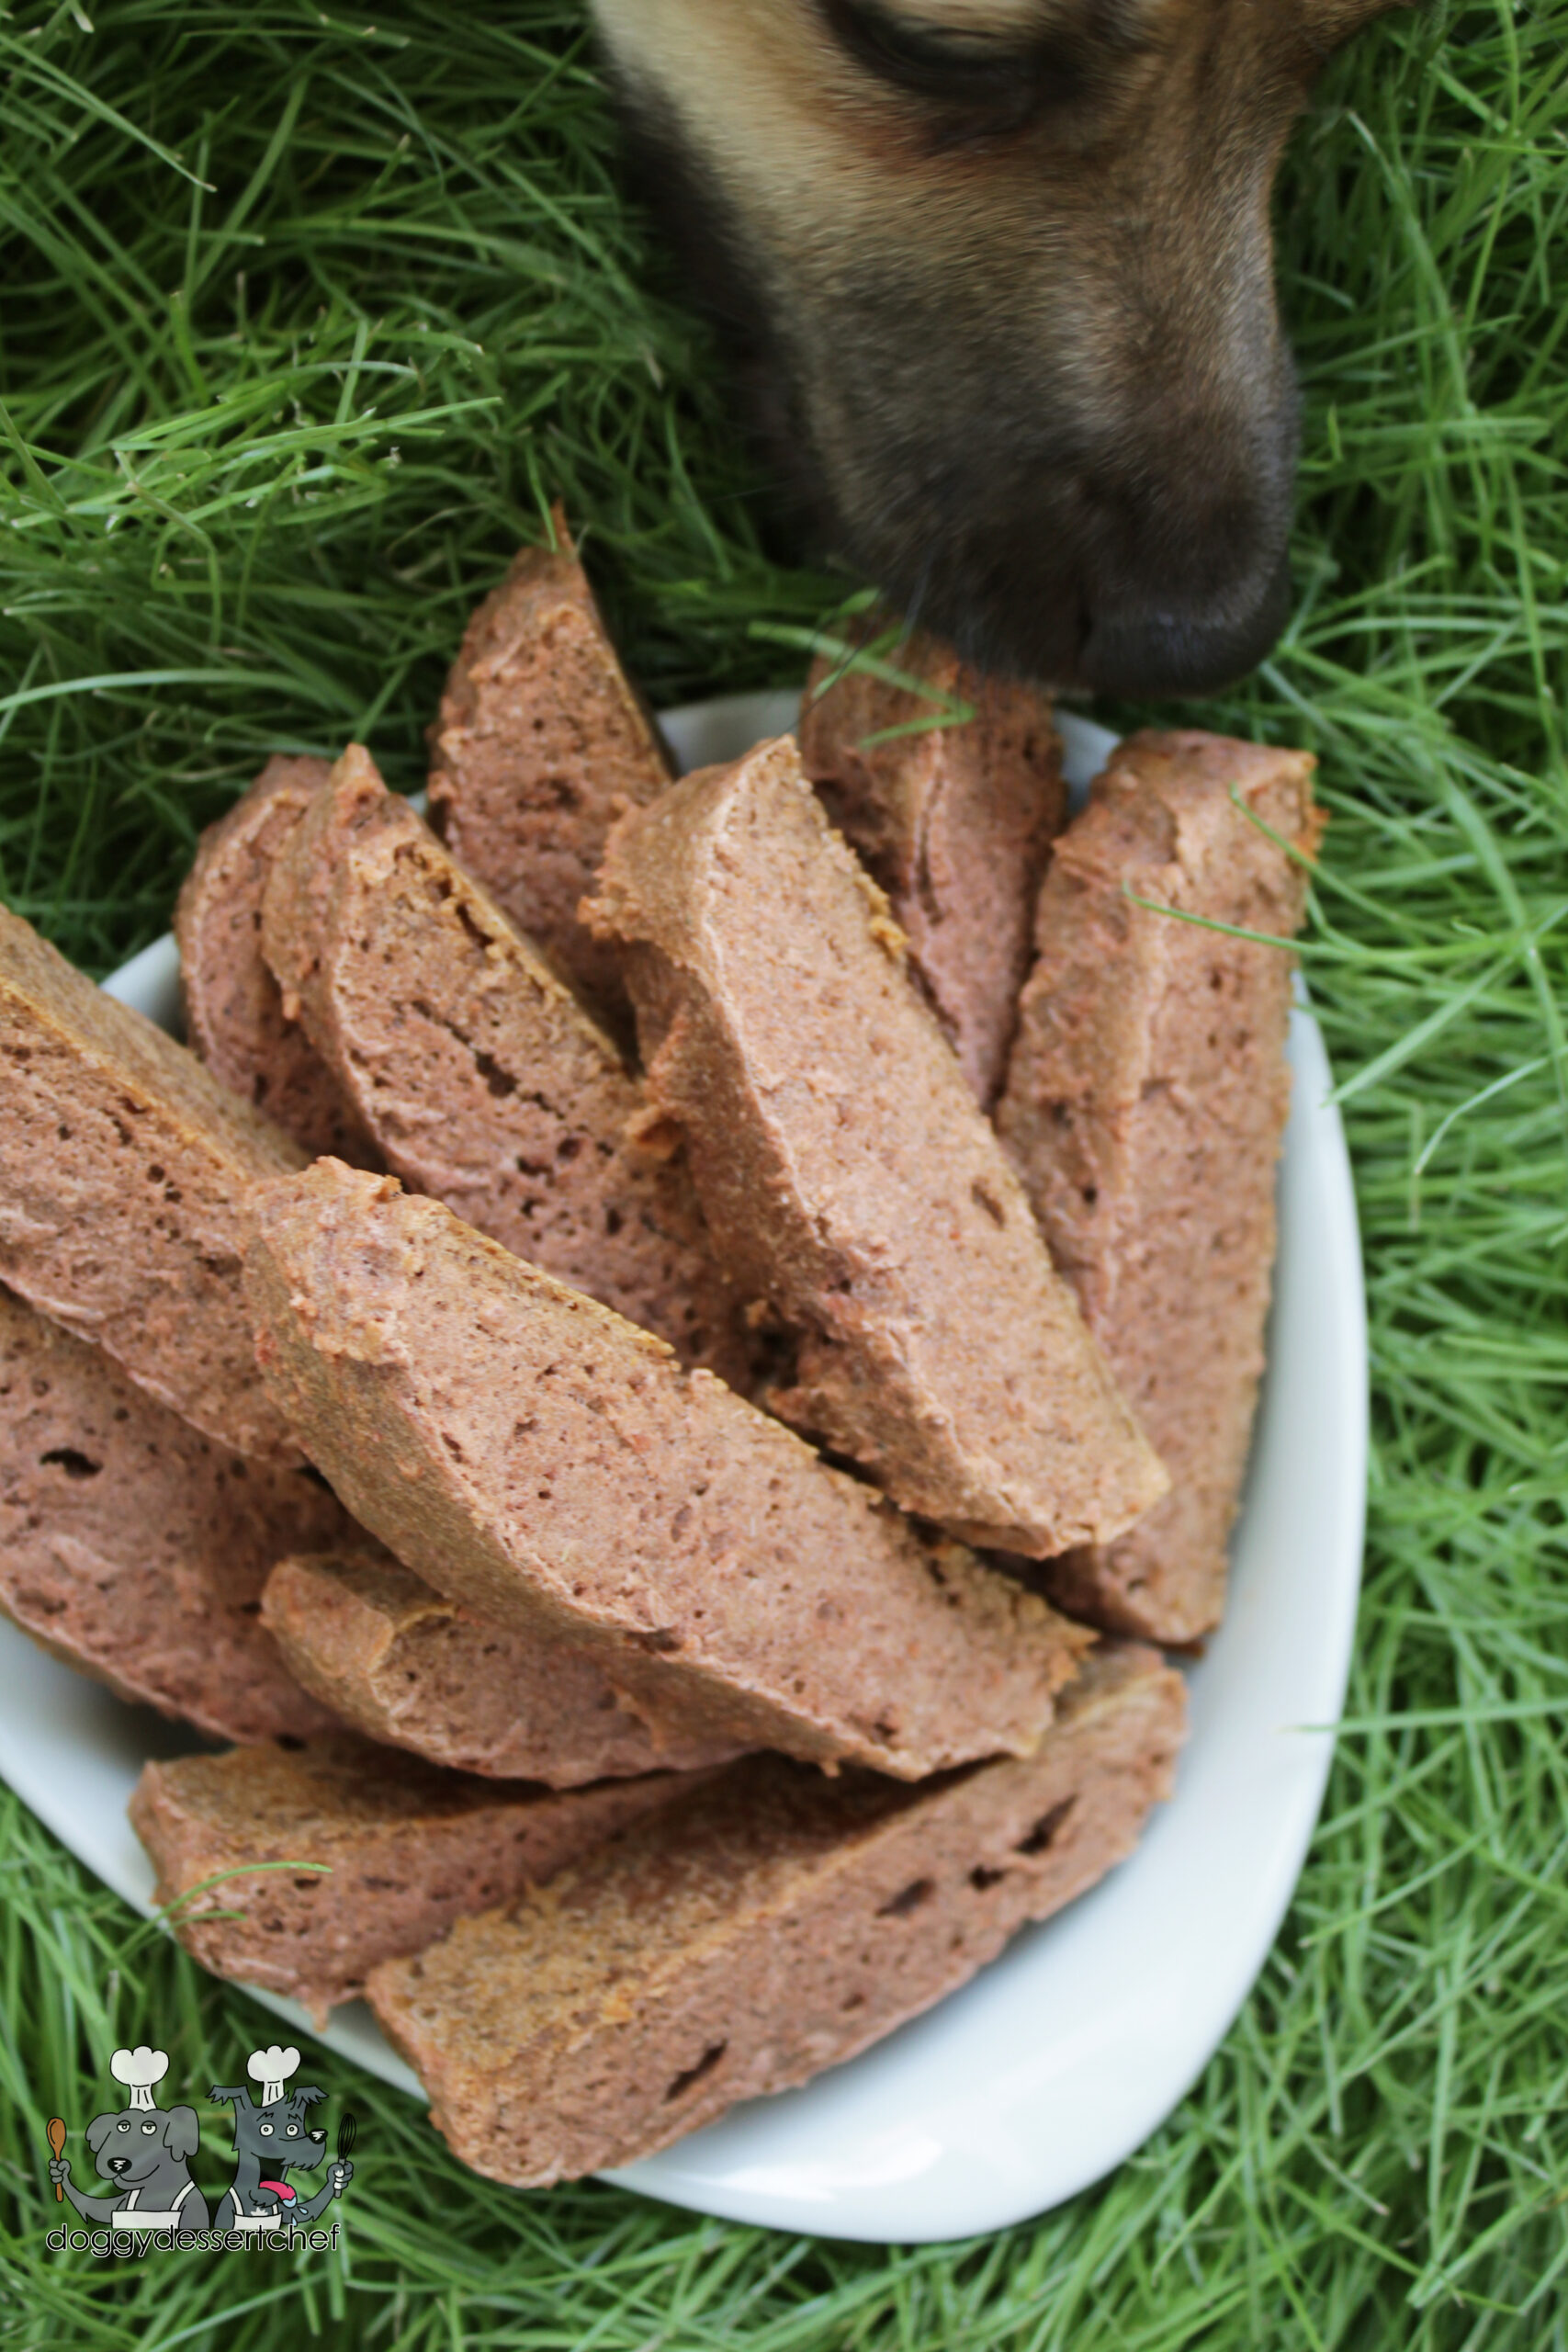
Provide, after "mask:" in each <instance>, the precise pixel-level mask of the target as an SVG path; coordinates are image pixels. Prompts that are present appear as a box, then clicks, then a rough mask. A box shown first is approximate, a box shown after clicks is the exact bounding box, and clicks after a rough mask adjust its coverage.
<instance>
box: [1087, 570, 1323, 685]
mask: <svg viewBox="0 0 1568 2352" xmlns="http://www.w3.org/2000/svg"><path fill="white" fill-rule="evenodd" d="M1290 615H1291V575H1290V570H1289V566H1288V563H1287V562H1286V560H1284V559H1283V558H1281V559H1280V562H1279V564H1278V565H1277V567H1276V568H1275V570H1274V571H1272V572H1271V573H1270V574H1268V575H1266V577H1265V578H1264V580H1263V581H1262V582H1261V583H1260V586H1259V588H1258V592H1257V593H1256V594H1255V595H1254V596H1252V597H1251V598H1249V599H1247V601H1246V602H1245V603H1244V604H1243V605H1242V606H1241V609H1240V610H1239V611H1232V612H1230V613H1227V614H1224V615H1223V616H1220V615H1215V614H1214V613H1213V611H1210V612H1207V613H1206V612H1204V610H1203V609H1202V606H1201V605H1198V606H1197V607H1196V608H1195V609H1192V610H1182V609H1181V608H1180V607H1178V608H1177V609H1176V610H1174V611H1162V612H1155V613H1151V612H1148V611H1147V610H1145V611H1144V612H1142V613H1140V612H1138V611H1137V609H1136V607H1135V606H1134V608H1133V609H1132V610H1131V611H1122V610H1121V609H1119V608H1118V606H1117V605H1115V603H1114V602H1111V604H1110V606H1109V610H1108V612H1107V614H1106V616H1105V617H1104V618H1103V619H1100V618H1099V617H1098V616H1097V617H1096V619H1095V620H1094V621H1093V622H1092V623H1091V626H1090V628H1089V635H1088V638H1087V639H1086V641H1085V644H1084V649H1083V655H1082V676H1083V683H1084V684H1087V685H1089V686H1093V687H1095V688H1096V689H1098V691H1100V693H1102V694H1124V695H1195V694H1206V693H1209V692H1211V691H1212V690H1213V688H1215V687H1218V686H1224V685H1229V684H1231V683H1232V682H1233V681H1234V680H1235V679H1236V678H1240V677H1245V676H1246V674H1247V672H1248V671H1249V670H1251V669H1254V668H1255V667H1256V666H1257V664H1258V662H1261V661H1262V660H1263V658H1264V656H1265V655H1266V654H1267V653H1268V652H1269V649H1270V648H1271V647H1272V646H1273V644H1274V642H1275V640H1276V639H1277V638H1278V637H1279V636H1280V631H1281V630H1282V629H1283V628H1284V626H1285V623H1286V622H1287V621H1288V620H1289V618H1290Z"/></svg>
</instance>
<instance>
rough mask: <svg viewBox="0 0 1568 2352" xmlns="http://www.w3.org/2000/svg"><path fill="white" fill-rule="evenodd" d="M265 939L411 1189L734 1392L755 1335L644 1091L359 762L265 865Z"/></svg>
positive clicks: (343, 769) (401, 804)
mask: <svg viewBox="0 0 1568 2352" xmlns="http://www.w3.org/2000/svg"><path fill="white" fill-rule="evenodd" d="M263 942H264V945H265V952H266V956H267V958H268V961H269V963H270V964H271V966H272V968H273V970H274V971H275V972H276V975H277V977H278V978H279V980H280V981H281V982H282V984H283V987H284V990H285V995H286V999H287V1001H288V1004H289V1005H290V1006H291V1007H298V1009H299V1013H300V1015H301V1017H302V1019H303V1021H304V1023H305V1025H306V1028H307V1029H308V1030H309V1032H310V1036H311V1039H312V1040H313V1042H314V1044H315V1045H316V1046H317V1047H318V1049H319V1050H320V1052H321V1054H322V1055H323V1056H324V1057H325V1058H326V1060H327V1062H328V1063H329V1064H330V1066H331V1068H332V1069H333V1072H334V1074H335V1075H336V1078H337V1080H338V1081H339V1083H340V1084H341V1086H342V1088H343V1090H344V1094H345V1095H346V1096H347V1098H348V1100H349V1101H350V1102H351V1103H353V1106H354V1109H355V1113H356V1114H357V1115H358V1116H359V1118H360V1119H361V1120H363V1122H364V1125H365V1126H366V1128H367V1132H368V1133H369V1134H370V1135H372V1136H374V1137H375V1139H376V1143H377V1146H378V1149H379V1151H380V1152H381V1154H382V1155H383V1156H384V1158H385V1160H386V1163H387V1165H388V1166H389V1167H390V1168H392V1169H395V1170H396V1171H397V1173H398V1174H399V1175H400V1176H401V1177H402V1179H403V1180H404V1182H406V1183H408V1184H410V1185H412V1187H413V1188H414V1189H415V1190H416V1191H418V1192H421V1193H432V1194H434V1197H435V1198H436V1199H437V1200H441V1201H445V1202H446V1204H447V1206H448V1207H449V1208H453V1209H455V1210H456V1211H457V1214H458V1216H462V1217H465V1218H466V1219H467V1220H468V1223H469V1224H470V1225H477V1226H478V1227H479V1230H480V1231H481V1232H482V1233H488V1234H490V1235H491V1236H492V1237H493V1238H494V1239H496V1240H497V1241H501V1242H504V1243H505V1245H506V1247H507V1248H508V1249H509V1250H516V1251H517V1253H518V1255H519V1256H520V1257H525V1258H527V1259H528V1260H530V1261H531V1262H532V1263H534V1264H535V1265H539V1266H543V1268H544V1269H545V1271H546V1272H547V1273H551V1274H555V1275H557V1276H558V1278H559V1279H560V1281H562V1282H565V1283H570V1284H571V1285H572V1287H573V1288H574V1289H576V1290H585V1291H587V1292H588V1293H589V1294H590V1295H591V1296H592V1297H594V1298H598V1299H602V1300H603V1301H604V1305H605V1306H613V1307H614V1308H615V1311H616V1313H617V1314H620V1315H625V1316H626V1317H628V1318H629V1320H630V1321H632V1322H634V1323H640V1324H642V1325H643V1326H644V1327H645V1328H646V1329H648V1330H650V1331H656V1332H657V1333H658V1334H659V1336H660V1339H664V1340H669V1341H670V1343H671V1346H672V1347H673V1348H674V1349H675V1351H676V1352H677V1353H678V1354H679V1355H680V1356H682V1359H683V1360H684V1361H685V1362H686V1363H705V1364H707V1365H708V1367H709V1369H710V1370H712V1371H716V1372H718V1373H720V1374H723V1375H724V1376H725V1377H726V1378H728V1379H730V1380H733V1381H737V1382H743V1381H744V1380H745V1378H746V1376H747V1372H748V1365H749V1362H750V1349H749V1346H748V1338H749V1335H748V1333H747V1330H746V1327H745V1324H744V1322H743V1319H742V1317H741V1315H740V1312H739V1304H738V1302H737V1301H736V1300H735V1299H734V1298H733V1297H732V1296H731V1295H729V1293H728V1290H727V1287H726V1284H725V1282H724V1279H723V1277H722V1275H721V1274H720V1273H719V1271H718V1268H717V1266H716V1263H715V1261H714V1257H713V1253H712V1250H711V1249H710V1247H709V1244H708V1239H707V1234H706V1229H705V1226H704V1223H703V1216H702V1211H701V1209H700V1208H699V1206H698V1204H697V1198H696V1193H695V1191H694V1187H693V1184H692V1180H691V1177H690V1174H689V1173H688V1171H687V1170H686V1168H685V1166H684V1164H683V1162H681V1161H679V1160H671V1159H670V1157H669V1156H668V1153H667V1152H666V1153H665V1154H664V1155H660V1154H658V1153H656V1152H652V1151H649V1150H647V1149H644V1148H641V1147H640V1146H639V1145H638V1144H637V1142H636V1141H635V1140H634V1137H633V1135H632V1132H631V1130H632V1129H633V1127H634V1125H635V1124H636V1122H637V1120H638V1119H639V1118H640V1119H644V1120H646V1117H647V1103H646V1102H645V1100H644V1097H643V1093H642V1089H641V1088H640V1086H639V1085H638V1084H637V1081H636V1080H635V1079H632V1078H630V1077H628V1076H627V1074H626V1069H625V1068H624V1067H623V1065H622V1061H621V1057H620V1055H619V1053H618V1052H617V1050H616V1048H615V1046H614V1045H613V1044H612V1043H611V1041H610V1039H609V1038H608V1037H607V1036H606V1035H605V1034H604V1031H603V1030H602V1029H601V1028H600V1027H599V1026H598V1024H597V1023H595V1022H594V1021H592V1020H591V1019H590V1017H589V1015H588V1014H587V1013H586V1012H584V1011H583V1009H582V1007H581V1005H580V1004H579V1002H578V1001H577V999H576V998H575V997H574V996H573V995H572V993H571V991H570V989H568V988H567V987H565V986H564V985H563V983H562V982H561V981H560V980H559V979H558V978H557V977H556V976H555V974H554V973H553V972H552V971H551V970H550V969H549V968H548V967H547V965H546V964H545V963H544V962H542V961H541V959H540V957H539V956H538V955H537V954H536V952H535V951H534V950H533V949H532V948H531V947H530V946H529V945H528V944H527V942H526V941H525V940H524V939H523V938H521V937H520V936H519V934H518V933H517V932H516V931H515V930H514V929H513V925H512V924H511V922H509V921H508V920H507V918H506V917H505V916H504V915H503V914H502V912H501V910H500V909H499V908H498V907H497V906H496V905H495V904H494V902H493V901H492V900H491V899H488V898H486V896H485V894H484V892H483V891H482V890H480V889H479V888H477V887H476V886H475V885H474V884H473V883H472V882H470V881H469V880H468V876H466V875H465V874H464V873H463V871H462V869H461V867H460V866H458V865H456V864H455V863H454V862H453V859H452V857H451V856H450V854H448V852H447V851H446V849H444V848H443V846H442V844H441V843H440V842H438V841H437V840H436V838H435V836H434V833H432V831H430V828H429V827H428V826H427V825H426V824H424V823H423V821H422V820H421V819H420V818H419V817H418V816H416V814H415V813H414V811H413V809H411V808H410V807H409V804H408V802H407V801H406V800H403V799H400V798H399V797H398V796H397V795H396V794H393V793H389V791H388V790H387V788H386V786H384V785H383V784H382V782H381V779H380V777H379V776H378V775H377V773H376V770H375V767H374V765H373V764H372V763H371V761H370V759H369V757H368V755H367V753H366V752H364V751H362V750H361V749H360V748H359V747H358V746H357V745H355V746H354V747H352V748H351V749H350V750H349V751H348V752H346V753H345V754H344V757H343V759H341V760H340V761H339V762H338V764H337V766H336V767H335V768H334V769H333V775H332V781H331V783H330V784H329V785H328V786H326V787H325V788H324V790H322V791H321V793H319V794H318V795H317V797H316V799H315V801H314V802H313V804H312V805H311V807H310V810H309V811H308V813H307V814H306V815H305V816H304V817H303V818H302V819H301V820H300V822H299V825H298V826H297V827H296V829H295V831H294V833H293V836H292V838H291V839H290V841H289V842H288V844H287V846H286V847H285V848H284V849H283V850H282V851H281V852H280V854H279V855H278V858H277V861H276V865H275V867H274V870H273V876H272V880H271V883H270V884H269V886H268V888H267V892H266V899H265V915H264V921H263Z"/></svg>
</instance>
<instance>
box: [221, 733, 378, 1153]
mask: <svg viewBox="0 0 1568 2352" xmlns="http://www.w3.org/2000/svg"><path fill="white" fill-rule="evenodd" d="M331 774H332V766H331V763H330V762H328V761H326V760H310V759H290V758H287V757H284V756H281V755H280V756H279V757H277V758H276V759H272V760H269V761H268V762H267V763H266V765H265V768H264V769H263V770H262V772H261V774H260V775H259V776H258V777H257V778H256V780H255V782H254V784H253V785H252V786H251V788H250V790H249V791H248V792H247V793H246V794H245V796H244V797H243V799H242V800H239V801H237V802H236V803H235V805H234V807H233V808H232V809H230V811H229V813H228V815H227V816H226V817H220V819H219V820H218V822H217V823H216V824H215V825H209V827H208V829H207V831H205V832H204V833H203V835H202V837H201V842H200V846H199V847H198V849H197V854H196V864H195V865H193V866H192V867H191V870H190V872H189V874H188V875H187V876H186V882H185V887H184V888H183V889H182V890H181V892H180V896H179V903H178V905H177V906H176V907H175V938H176V939H177V940H178V942H179V949H180V989H181V993H182V995H183V997H184V999H185V1010H186V1037H187V1039H188V1040H189V1043H190V1046H191V1047H192V1050H193V1051H194V1052H195V1053H197V1055H199V1056H200V1057H201V1059H202V1060H203V1061H204V1062H205V1063H206V1065H207V1067H208V1069H209V1070H210V1071H211V1072H212V1074H213V1076H214V1077H215V1078H219V1079H221V1080H222V1081H223V1083H224V1085H225V1086H229V1087H232V1089H233V1090H234V1091H235V1093H236V1094H243V1096H244V1098H245V1100H246V1102H247V1103H254V1105H255V1107H256V1109H257V1110H258V1111H265V1114H266V1115H267V1117H268V1118H269V1119H271V1120H273V1121H274V1122H275V1124H276V1125H278V1126H280V1127H281V1128H282V1129H283V1131H284V1133H285V1134H286V1135H290V1136H293V1138H294V1140H295V1142H296V1143H297V1144H299V1147H300V1148H301V1149H302V1150H304V1151H306V1152H308V1153H309V1154H310V1157H311V1158H312V1159H314V1158H315V1157H316V1155H317V1153H318V1152H323V1151H330V1152H332V1153H333V1154H335V1156H336V1157H337V1158H338V1159H349V1160H353V1161H355V1162H356V1163H357V1164H359V1165H360V1166H362V1167H374V1166H376V1165H378V1161H377V1159H376V1152H375V1148H374V1146H373V1145H372V1144H371V1142H370V1139H369V1137H368V1136H367V1135H366V1133H365V1131H364V1129H363V1127H362V1126H361V1125H360V1123H359V1121H358V1120H357V1119H356V1118H355V1116H354V1114H353V1112H352V1111H351V1110H350V1108H349V1106H348V1103H346V1102H345V1101H344V1095H343V1091H342V1089H341V1088H340V1087H339V1085H338V1082H337V1080H336V1079H335V1078H334V1077H333V1073H332V1071H331V1070H330V1069H328V1068H327V1065H326V1063H325V1062H324V1061H323V1060H322V1059H321V1056H320V1054H318V1053H317V1051H316V1049H315V1047H314V1046H312V1045H311V1043H310V1039H309V1037H308V1036H307V1035H305V1032H304V1030H303V1029H302V1028H301V1026H300V1025H299V1022H298V1021H290V1020H289V1019H288V1017H287V1016H286V1014H285V1012H284V1010H283V998H282V994H281V992H280V990H279V989H278V985H277V982H276V980H275V979H274V978H273V976H272V974H271V972H270V971H269V970H268V968H267V966H266V962H265V957H264V956H263V955H262V951H261V910H262V894H263V892H264V891H265V888H266V883H267V876H269V874H270V873H271V872H272V867H273V862H274V860H275V859H276V856H277V854H278V851H279V849H280V848H281V847H282V845H283V843H284V842H286V841H287V840H288V836H289V834H290V833H291V832H292V831H294V828H295V826H296V825H297V824H298V823H299V820H300V818H301V817H302V816H303V815H304V813H305V810H306V809H308V808H309V806H310V801H311V800H312V798H313V797H314V796H315V795H316V794H317V793H318V792H320V791H321V787H322V786H323V785H324V784H325V783H326V781H327V778H328V776H329V775H331Z"/></svg>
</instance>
